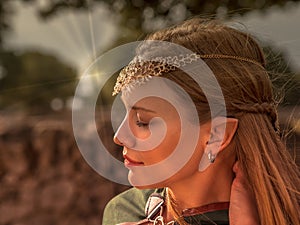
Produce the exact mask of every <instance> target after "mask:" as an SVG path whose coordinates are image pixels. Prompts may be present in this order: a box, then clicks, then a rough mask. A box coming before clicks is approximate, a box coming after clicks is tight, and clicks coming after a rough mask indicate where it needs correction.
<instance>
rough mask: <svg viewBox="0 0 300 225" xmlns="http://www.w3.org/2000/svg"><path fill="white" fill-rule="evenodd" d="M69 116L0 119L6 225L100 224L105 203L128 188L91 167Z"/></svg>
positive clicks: (0, 194)
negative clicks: (75, 138)
mask: <svg viewBox="0 0 300 225" xmlns="http://www.w3.org/2000/svg"><path fill="white" fill-rule="evenodd" d="M64 118H65V119H64V120H62V118H57V117H55V118H52V117H46V118H38V117H34V118H28V117H26V118H25V117H11V116H5V117H1V119H0V124H1V128H0V184H1V188H0V224H1V225H54V224H55V225H81V224H82V225H96V224H97V225H100V224H101V220H102V213H103V209H104V206H105V205H106V203H107V202H108V201H109V200H110V199H111V198H112V197H113V196H115V195H116V194H118V193H119V192H121V191H123V190H125V189H126V188H128V187H127V186H121V185H118V184H115V183H112V182H110V181H108V180H106V179H104V178H103V177H101V176H100V175H98V174H97V173H96V172H95V171H94V170H93V169H91V168H90V166H89V165H88V164H87V163H86V161H85V160H84V159H83V157H82V155H81V154H80V151H79V150H78V148H77V146H76V143H75V140H74V137H73V133H72V127H71V122H70V118H71V115H68V116H65V117H64ZM107 138H111V136H110V135H108V137H107Z"/></svg>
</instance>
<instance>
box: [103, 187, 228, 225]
mask: <svg viewBox="0 0 300 225" xmlns="http://www.w3.org/2000/svg"><path fill="white" fill-rule="evenodd" d="M163 192H164V189H155V190H153V189H147V190H139V189H136V188H131V189H129V190H127V191H125V192H123V193H121V194H119V195H118V196H116V197H114V198H113V199H112V200H111V201H110V202H109V203H108V204H107V205H106V207H105V210H104V215H103V221H102V225H116V224H118V223H123V222H138V221H140V220H143V219H145V205H146V202H147V200H148V198H149V196H150V195H151V194H153V193H160V194H162V195H163ZM185 221H186V222H188V223H189V224H193V225H196V224H199V225H200V224H201V225H209V224H217V225H229V222H228V210H218V211H214V212H208V213H204V214H199V215H195V216H188V217H185ZM211 221H214V223H212V222H211Z"/></svg>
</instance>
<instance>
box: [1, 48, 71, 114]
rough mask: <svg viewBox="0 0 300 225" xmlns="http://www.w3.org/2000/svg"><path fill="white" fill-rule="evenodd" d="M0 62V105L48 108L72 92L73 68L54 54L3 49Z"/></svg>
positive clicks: (34, 109)
mask: <svg viewBox="0 0 300 225" xmlns="http://www.w3.org/2000/svg"><path fill="white" fill-rule="evenodd" d="M0 62H1V67H0V109H4V108H6V109H13V110H15V109H26V110H30V111H31V112H43V113H45V112H51V111H52V109H53V107H54V109H62V108H63V106H64V102H65V101H66V100H67V99H68V98H69V97H71V96H73V93H74V90H75V87H76V83H77V74H76V71H75V70H74V69H73V68H71V67H70V66H68V65H66V64H64V63H62V62H61V61H59V60H58V59H57V58H55V57H53V56H50V55H45V54H42V53H37V52H25V53H22V54H19V55H18V54H16V53H13V52H2V53H0ZM53 100H54V102H53ZM51 104H52V108H51ZM53 104H54V105H53ZM55 104H56V105H55Z"/></svg>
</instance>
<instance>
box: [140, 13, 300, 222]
mask: <svg viewBox="0 0 300 225" xmlns="http://www.w3.org/2000/svg"><path fill="white" fill-rule="evenodd" d="M147 39H148V40H162V41H169V42H172V43H176V44H179V45H182V46H184V47H186V48H188V49H190V50H191V51H193V52H195V53H197V54H200V55H205V54H217V55H231V56H237V57H242V58H246V59H250V60H254V61H255V62H258V63H259V64H260V65H261V66H258V65H257V64H254V63H251V61H246V60H238V58H237V59H235V58H225V57H224V58H207V59H203V60H204V61H205V62H206V64H207V65H208V66H209V67H210V69H211V70H212V71H213V73H214V75H215V76H216V78H217V80H218V82H219V85H220V87H221V89H222V92H223V95H224V99H225V103H226V109H227V115H228V116H232V117H235V118H237V119H238V120H239V127H238V129H237V132H236V135H235V137H234V139H233V142H234V143H235V144H234V145H235V153H236V156H237V160H239V162H240V167H241V169H242V170H243V171H244V174H245V176H246V178H247V180H248V181H249V186H250V188H251V189H252V190H253V193H254V195H255V199H256V204H257V209H258V213H259V220H260V224H261V225H270V224H272V225H288V224H293V225H300V222H299V221H300V207H299V202H300V174H299V170H298V167H297V165H296V164H295V162H294V161H293V160H292V159H291V157H290V155H289V153H288V151H287V149H286V147H285V145H284V144H283V142H282V140H280V137H279V135H278V119H277V110H276V106H277V102H276V101H275V99H274V97H273V91H272V84H271V82H270V79H269V76H268V72H267V71H266V69H264V66H265V58H264V54H263V52H262V49H261V48H260V47H259V45H258V44H257V42H256V41H255V40H254V38H253V37H251V36H250V35H249V34H247V33H244V32H241V31H239V30H237V29H234V28H232V27H229V26H226V25H224V24H222V23H220V22H218V21H214V20H203V19H199V18H195V19H191V20H188V21H186V22H184V23H183V24H181V25H177V26H174V27H171V28H168V29H165V30H161V31H158V32H155V33H153V34H151V35H149V36H148V38H147ZM143 51H144V52H146V51H147V46H144V47H143V46H141V49H140V54H143V53H142V52H143ZM164 76H165V77H167V78H169V79H171V80H173V81H175V82H176V83H178V84H179V85H180V86H182V87H183V88H184V90H185V91H187V93H188V94H189V95H190V96H191V98H192V100H193V101H194V103H195V105H196V108H197V110H198V113H199V115H201V117H199V118H200V120H209V119H210V114H209V106H208V102H207V99H206V97H205V95H204V93H203V91H202V90H201V88H199V86H198V85H197V83H196V82H194V81H193V80H192V78H190V77H189V76H187V75H185V74H184V73H183V72H182V71H180V70H178V71H175V72H170V73H168V74H165V75H164ZM174 213H175V214H176V215H175V216H176V217H180V215H178V214H179V212H176V206H175V209H174Z"/></svg>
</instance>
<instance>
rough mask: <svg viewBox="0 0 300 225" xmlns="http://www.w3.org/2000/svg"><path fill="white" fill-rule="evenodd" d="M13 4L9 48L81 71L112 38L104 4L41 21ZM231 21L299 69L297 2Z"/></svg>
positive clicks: (111, 24)
mask: <svg viewBox="0 0 300 225" xmlns="http://www.w3.org/2000/svg"><path fill="white" fill-rule="evenodd" d="M16 5H17V7H18V10H17V14H16V15H14V17H13V19H12V22H13V23H12V26H13V31H12V32H11V33H10V35H9V36H7V37H6V39H5V43H6V46H7V47H9V48H14V49H18V50H26V49H35V50H40V49H41V50H43V51H45V52H47V53H49V54H55V55H57V56H58V57H59V58H60V59H62V60H63V61H65V62H67V63H70V64H72V65H74V66H75V67H76V68H77V69H78V70H79V71H81V72H82V71H84V70H85V68H87V66H88V65H89V63H90V62H91V60H92V59H93V57H94V53H95V52H101V51H103V50H104V49H105V48H106V47H107V46H108V45H109V44H112V42H113V41H114V40H115V39H114V38H115V36H116V32H117V29H116V22H115V21H113V17H112V15H111V14H110V13H109V12H108V10H106V9H105V8H104V7H97V8H95V9H93V12H92V13H90V14H89V13H84V12H78V11H77V12H74V11H64V12H63V13H59V14H58V15H56V16H55V17H53V18H51V19H49V20H47V21H41V20H40V19H39V18H38V16H37V15H36V13H35V11H34V9H33V8H32V7H31V6H30V5H23V4H21V3H16ZM234 21H237V22H241V23H242V24H244V25H245V26H246V27H247V29H248V30H249V31H250V32H251V33H253V34H255V35H257V36H258V37H259V38H261V39H263V40H266V41H268V42H271V43H272V44H273V45H274V46H276V47H277V48H280V49H281V50H282V51H284V52H285V54H286V55H287V57H288V60H289V61H290V64H291V66H292V68H293V69H294V70H295V71H300V63H299V62H300V29H299V28H300V25H299V21H300V4H299V3H290V4H288V5H287V6H286V7H284V8H277V7H272V8H271V9H270V10H267V11H266V12H264V13H261V12H257V11H254V12H251V13H249V14H247V15H246V16H243V17H238V18H234ZM93 43H94V44H93Z"/></svg>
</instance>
